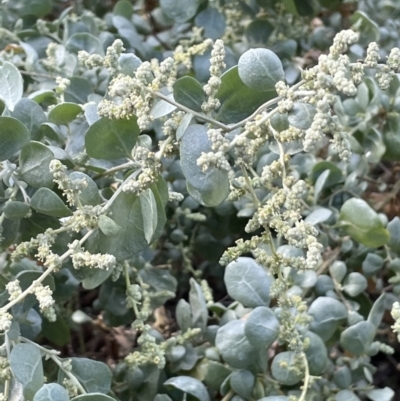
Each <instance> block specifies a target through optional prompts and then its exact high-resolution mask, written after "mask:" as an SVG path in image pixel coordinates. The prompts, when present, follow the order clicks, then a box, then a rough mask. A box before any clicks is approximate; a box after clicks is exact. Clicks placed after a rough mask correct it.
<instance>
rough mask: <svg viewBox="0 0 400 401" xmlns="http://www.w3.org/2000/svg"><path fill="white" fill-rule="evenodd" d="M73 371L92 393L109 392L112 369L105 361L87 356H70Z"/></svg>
mask: <svg viewBox="0 0 400 401" xmlns="http://www.w3.org/2000/svg"><path fill="white" fill-rule="evenodd" d="M70 360H71V363H72V370H71V373H72V374H73V375H74V376H75V377H76V378H77V379H78V380H79V382H80V383H81V384H82V386H83V387H84V389H85V390H86V391H87V392H90V393H102V394H107V393H108V392H109V391H110V387H111V371H110V368H109V367H108V366H107V365H106V364H105V363H103V362H98V361H94V360H91V359H87V358H70Z"/></svg>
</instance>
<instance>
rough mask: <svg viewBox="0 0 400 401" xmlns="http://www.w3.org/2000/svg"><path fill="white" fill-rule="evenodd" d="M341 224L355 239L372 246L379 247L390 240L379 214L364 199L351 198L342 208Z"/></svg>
mask: <svg viewBox="0 0 400 401" xmlns="http://www.w3.org/2000/svg"><path fill="white" fill-rule="evenodd" d="M338 223H339V225H340V226H341V227H343V228H344V230H345V231H346V233H347V234H348V235H350V237H351V238H353V239H354V240H355V241H357V242H360V243H361V244H363V245H365V246H368V247H370V248H379V247H381V246H382V245H385V244H386V243H387V242H388V241H389V232H388V231H387V230H386V229H385V227H384V226H383V224H382V221H381V220H380V218H379V216H378V214H377V213H376V212H375V211H374V210H373V209H372V208H371V207H370V206H369V205H368V203H367V202H365V201H364V200H363V199H357V198H351V199H349V200H348V201H346V202H345V203H344V204H343V205H342V208H341V209H340V215H339V221H338Z"/></svg>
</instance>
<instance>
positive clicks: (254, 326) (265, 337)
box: [244, 306, 279, 348]
mask: <svg viewBox="0 0 400 401" xmlns="http://www.w3.org/2000/svg"><path fill="white" fill-rule="evenodd" d="M244 331H245V334H246V337H247V339H248V340H249V341H250V343H251V344H252V345H254V346H255V347H260V348H261V347H267V348H268V347H269V346H271V345H272V343H273V342H274V341H275V340H276V339H277V338H278V335H279V320H278V319H277V317H276V315H275V313H274V312H273V311H272V309H269V308H266V307H265V306H258V307H257V308H255V309H254V310H253V312H251V313H250V316H249V317H248V318H247V320H246V325H245V328H244Z"/></svg>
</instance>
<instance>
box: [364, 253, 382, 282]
mask: <svg viewBox="0 0 400 401" xmlns="http://www.w3.org/2000/svg"><path fill="white" fill-rule="evenodd" d="M384 262H385V261H384V260H383V258H382V257H381V256H379V255H377V254H375V253H370V252H369V253H368V254H367V257H366V258H365V259H364V261H363V263H362V271H363V273H364V275H365V276H366V277H370V276H373V275H375V274H376V273H378V272H379V271H380V270H381V269H382V267H383V264H384Z"/></svg>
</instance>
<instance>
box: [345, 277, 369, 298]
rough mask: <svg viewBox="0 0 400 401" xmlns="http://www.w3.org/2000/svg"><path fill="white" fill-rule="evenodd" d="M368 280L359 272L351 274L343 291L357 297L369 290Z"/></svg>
mask: <svg viewBox="0 0 400 401" xmlns="http://www.w3.org/2000/svg"><path fill="white" fill-rule="evenodd" d="M367 285H368V283H367V279H366V278H365V277H364V276H363V275H362V274H361V273H358V272H353V273H350V274H349V275H348V276H347V277H346V279H345V280H344V283H343V290H344V292H346V293H347V294H349V295H350V296H351V297H356V296H357V295H359V294H361V293H362V292H363V291H364V290H365V289H366V288H367Z"/></svg>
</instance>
